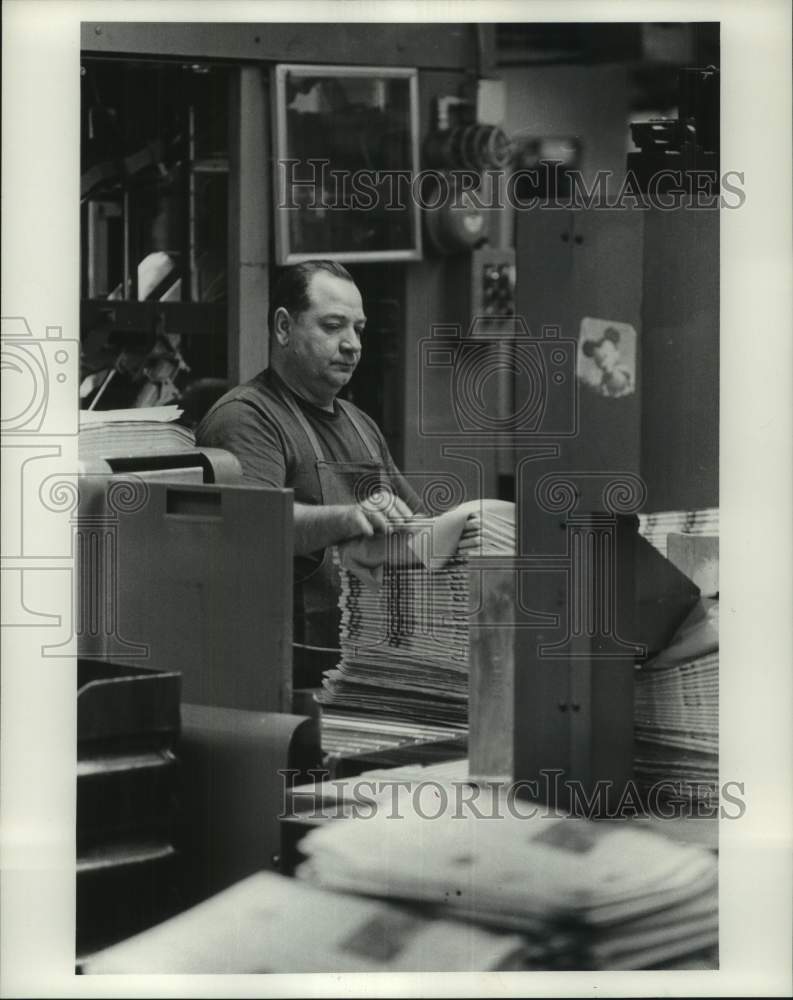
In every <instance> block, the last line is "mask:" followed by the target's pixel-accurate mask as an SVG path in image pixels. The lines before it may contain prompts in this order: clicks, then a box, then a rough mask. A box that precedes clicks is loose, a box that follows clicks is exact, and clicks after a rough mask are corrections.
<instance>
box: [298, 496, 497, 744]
mask: <svg viewBox="0 0 793 1000" xmlns="http://www.w3.org/2000/svg"><path fill="white" fill-rule="evenodd" d="M393 532H394V536H395V538H394V544H393V545H390V544H386V545H385V546H384V547H383V548H382V552H383V553H384V554H385V557H386V559H387V561H386V562H384V563H383V564H382V566H381V567H379V568H380V569H381V570H382V572H381V573H380V574H379V575H378V574H377V572H376V569H377V567H373V561H374V560H372V559H369V558H368V557H367V554H366V553H365V552H363V551H362V550H361V549H360V547H359V548H357V549H354V550H352V556H350V555H349V551H350V550H348V551H347V554H345V552H342V553H341V554H340V556H339V559H340V565H341V570H340V573H341V598H340V602H339V603H340V608H341V629H340V646H341V658H340V661H339V664H338V666H337V667H336V669H335V670H330V671H328V672H327V673H326V674H325V678H324V680H323V691H322V692H321V693H320V694H319V695H318V700H319V701H320V703H321V704H322V705H324V706H326V709H327V710H330V711H331V712H335V713H338V712H344V713H346V714H348V715H349V714H356V713H360V714H361V715H363V716H365V717H366V718H367V719H371V718H380V719H383V720H396V721H400V722H406V723H410V724H413V725H416V726H435V727H438V726H445V727H448V728H449V730H450V731H454V732H455V733H459V732H460V731H464V730H465V727H466V724H467V714H468V649H469V606H468V605H469V579H468V559H469V558H470V557H471V556H473V555H496V554H507V555H510V556H511V555H514V552H515V510H514V505H513V504H510V503H505V502H502V501H482V502H479V501H477V502H475V503H469V504H464V505H462V506H461V507H457V508H455V509H454V510H452V511H449V512H447V513H446V514H443V515H441V517H439V518H435V519H427V518H411V519H410V520H409V521H405V522H404V524H402V525H399V524H397V525H394V526H393ZM361 560H362V561H363V564H364V569H363V570H361V569H359V565H358V564H359V562H360V561H361ZM378 582H379V583H380V585H379V586H378V585H377V584H378ZM354 743H355V734H354V733H350V744H351V746H352V745H354Z"/></svg>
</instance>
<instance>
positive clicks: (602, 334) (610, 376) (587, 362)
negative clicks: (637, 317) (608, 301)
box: [577, 316, 636, 399]
mask: <svg viewBox="0 0 793 1000" xmlns="http://www.w3.org/2000/svg"><path fill="white" fill-rule="evenodd" d="M577 372H578V380H579V382H581V383H583V384H584V385H585V386H587V388H589V389H591V390H592V392H595V393H597V395H598V396H607V397H609V398H611V399H621V398H622V397H624V396H632V395H633V394H634V393H635V392H636V330H634V328H633V327H632V326H631V325H630V323H616V322H613V321H612V320H605V319H592V318H591V317H589V316H585V317H584V319H582V320H581V330H580V333H579V336H578V367H577Z"/></svg>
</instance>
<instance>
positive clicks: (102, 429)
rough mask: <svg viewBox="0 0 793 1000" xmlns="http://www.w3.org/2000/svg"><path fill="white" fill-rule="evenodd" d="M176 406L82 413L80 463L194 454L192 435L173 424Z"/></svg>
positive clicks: (178, 413)
mask: <svg viewBox="0 0 793 1000" xmlns="http://www.w3.org/2000/svg"><path fill="white" fill-rule="evenodd" d="M181 415H182V410H180V409H178V408H177V407H176V406H147V407H139V408H135V409H128V410H81V411H80V434H79V437H78V450H79V454H80V459H81V460H82V461H90V460H92V459H110V458H127V457H131V456H140V455H168V454H173V453H174V452H193V451H196V443H195V436H194V434H193V432H192V431H191V430H189V429H188V428H187V427H182V426H181V425H180V424H178V423H176V421H177V420H178V419H179V417H180V416H181Z"/></svg>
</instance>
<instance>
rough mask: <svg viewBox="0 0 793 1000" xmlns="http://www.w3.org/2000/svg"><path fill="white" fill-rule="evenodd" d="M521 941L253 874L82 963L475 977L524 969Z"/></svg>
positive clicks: (101, 970) (91, 966)
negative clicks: (480, 973)
mask: <svg viewBox="0 0 793 1000" xmlns="http://www.w3.org/2000/svg"><path fill="white" fill-rule="evenodd" d="M524 958H525V945H524V942H523V941H522V940H521V938H520V937H517V936H516V935H514V934H498V933H493V932H492V931H489V930H485V929H484V928H479V927H473V926H470V925H468V926H466V925H465V924H461V923H459V922H457V921H450V920H442V919H440V920H439V919H434V918H433V916H432V914H431V913H428V912H422V911H419V910H418V909H416V908H415V907H405V906H398V905H394V904H391V903H384V902H381V901H380V900H374V899H362V898H357V899H356V898H353V897H351V896H349V895H341V894H339V893H334V892H325V891H323V890H320V889H316V888H314V887H313V886H310V885H306V884H305V883H300V882H298V881H296V880H295V879H291V878H285V877H283V876H281V875H276V874H274V873H272V872H259V873H257V874H256V875H252V876H250V877H249V878H247V879H244V880H243V881H242V882H238V883H237V884H236V885H233V886H231V888H229V889H226V890H224V891H223V892H221V893H219V894H218V895H217V896H213V897H212V898H210V899H208V900H206V901H205V902H203V903H200V904H199V905H198V906H195V907H193V908H192V909H191V910H187V911H186V912H185V913H181V914H179V915H178V916H176V917H173V918H172V919H171V920H168V921H166V922H165V923H162V924H160V925H159V926H157V927H153V928H152V929H151V930H148V931H144V932H143V933H142V934H138V935H136V936H135V937H132V938H129V939H128V940H126V941H122V942H121V943H120V944H117V945H114V946H113V947H111V948H108V949H106V950H105V951H102V952H98V953H96V954H95V955H94V956H92V957H91V958H90V959H88V960H87V961H86V962H85V964H84V966H83V969H82V971H83V972H84V973H86V974H125V975H129V974H137V975H144V974H146V975H151V974H160V975H162V974H174V973H181V974H194V975H195V974H216V973H289V972H433V971H438V972H461V971H463V972H478V971H488V970H501V969H517V968H521V967H523V961H524Z"/></svg>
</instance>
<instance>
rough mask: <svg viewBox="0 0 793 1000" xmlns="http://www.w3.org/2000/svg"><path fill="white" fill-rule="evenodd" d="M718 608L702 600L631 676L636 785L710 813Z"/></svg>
mask: <svg viewBox="0 0 793 1000" xmlns="http://www.w3.org/2000/svg"><path fill="white" fill-rule="evenodd" d="M718 609H719V602H718V601H717V600H708V599H704V598H703V599H702V600H700V602H699V603H698V604H697V606H696V607H695V608H694V610H693V611H692V613H691V614H690V615H689V617H688V619H687V620H686V621H685V622H684V623H683V625H682V626H681V627H680V629H679V630H678V633H677V635H676V636H675V638H674V640H673V641H672V643H671V644H670V646H669V647H668V648H667V649H665V650H664V651H663V652H662V653H661V654H660V655H659V656H657V657H655V658H654V659H653V660H651V661H650V662H649V663H646V664H645V665H644V666H643V667H642V668H641V670H639V671H638V672H637V674H636V686H635V698H634V704H635V708H634V728H635V734H636V750H635V757H634V763H635V771H636V777H637V779H638V782H639V785H640V787H641V788H642V789H643V790H644V791H645V792H646V793H649V792H650V790H651V789H652V788H653V787H655V788H656V790H657V794H658V795H659V797H660V798H664V797H665V796H666V797H674V798H676V799H678V800H679V799H680V798H681V797H682V798H683V799H686V800H688V801H692V802H693V801H696V802H700V803H710V804H711V805H712V806H713V808H715V807H716V803H717V802H718V777H719V757H718V753H719V651H718V641H719V640H718V631H719V623H718ZM670 783H671V784H670Z"/></svg>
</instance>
